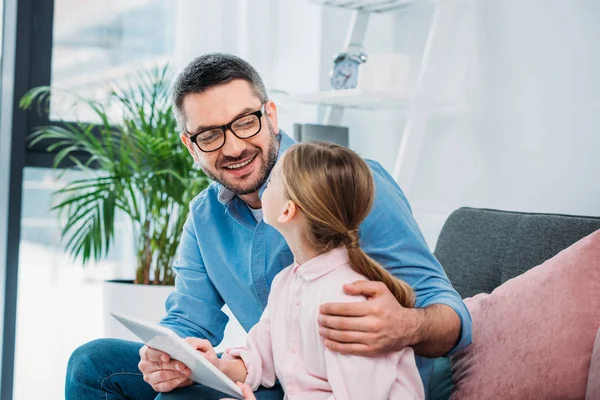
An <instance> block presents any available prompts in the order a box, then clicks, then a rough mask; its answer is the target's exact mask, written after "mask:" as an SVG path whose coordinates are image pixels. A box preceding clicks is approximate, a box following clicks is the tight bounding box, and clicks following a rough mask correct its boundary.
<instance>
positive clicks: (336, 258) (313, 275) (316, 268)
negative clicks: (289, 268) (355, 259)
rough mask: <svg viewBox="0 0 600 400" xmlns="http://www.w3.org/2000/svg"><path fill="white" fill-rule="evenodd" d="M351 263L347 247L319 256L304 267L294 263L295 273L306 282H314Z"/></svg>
mask: <svg viewBox="0 0 600 400" xmlns="http://www.w3.org/2000/svg"><path fill="white" fill-rule="evenodd" d="M349 262H350V259H349V258H348V250H347V249H346V248H345V247H338V248H336V249H333V250H329V251H328V252H326V253H323V254H319V255H318V256H316V257H315V258H312V259H310V260H308V261H307V262H305V263H304V264H302V265H300V264H298V263H297V262H295V261H294V267H293V271H294V273H298V274H299V275H300V276H301V277H302V278H304V280H307V281H312V280H315V279H319V278H320V277H322V276H323V275H326V274H328V273H330V272H331V271H333V270H335V269H337V268H339V267H341V266H343V265H346V264H348V263H349Z"/></svg>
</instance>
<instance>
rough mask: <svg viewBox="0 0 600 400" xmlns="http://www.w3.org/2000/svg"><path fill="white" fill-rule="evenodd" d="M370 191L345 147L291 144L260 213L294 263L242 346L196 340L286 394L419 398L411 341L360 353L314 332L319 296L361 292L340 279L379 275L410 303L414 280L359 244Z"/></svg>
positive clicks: (244, 377)
mask: <svg viewBox="0 0 600 400" xmlns="http://www.w3.org/2000/svg"><path fill="white" fill-rule="evenodd" d="M373 196H374V184H373V178H372V176H371V172H370V170H369V167H368V166H367V164H366V163H365V162H364V161H363V160H362V159H361V158H360V157H359V156H358V155H357V154H356V153H354V152H352V151H351V150H348V149H347V148H344V147H341V146H337V145H334V144H329V143H325V142H313V143H305V144H297V145H295V146H293V147H291V148H290V149H289V150H288V151H287V152H286V153H285V155H284V156H283V158H282V159H281V160H280V161H279V162H278V163H277V164H276V166H275V167H274V168H273V171H272V173H271V178H270V181H269V183H268V185H267V188H266V190H265V192H264V194H263V197H262V205H263V214H264V222H265V223H267V224H269V225H272V226H273V227H274V228H276V229H277V230H278V231H279V232H280V233H281V234H282V235H283V236H284V237H285V239H286V241H287V243H288V245H289V247H290V249H291V250H292V253H293V254H294V259H295V263H294V264H293V265H291V266H289V267H288V268H286V269H284V270H283V271H281V272H280V273H279V274H278V275H277V276H276V277H275V279H274V280H273V284H272V286H271V292H270V295H269V301H268V305H267V307H266V309H265V311H264V313H263V314H262V317H261V319H260V321H259V322H258V323H257V324H256V325H255V326H254V327H253V328H252V329H251V330H250V332H249V333H248V341H247V347H244V348H233V349H229V350H227V351H226V352H225V354H224V355H223V357H222V358H221V359H219V358H217V356H216V354H215V352H214V350H213V349H212V347H210V344H208V342H207V341H202V344H200V343H196V348H197V349H199V350H202V351H203V354H204V355H205V356H206V357H207V358H208V359H209V360H210V361H211V362H212V363H213V364H214V365H215V366H216V367H218V368H219V369H220V370H221V371H223V372H224V373H225V374H226V375H228V376H229V377H230V378H231V379H232V380H234V381H239V382H245V383H246V384H248V385H249V386H250V387H251V388H252V389H253V390H256V389H257V388H258V387H259V386H260V385H262V386H265V387H271V386H273V385H274V384H275V382H276V381H277V380H279V382H280V383H281V385H282V387H283V389H284V391H285V393H286V398H288V399H360V400H363V399H392V398H393V399H423V398H424V397H425V394H424V389H423V384H422V381H421V378H420V375H419V372H418V370H417V366H416V363H415V357H414V353H413V350H412V348H410V347H407V348H405V349H403V350H401V351H398V352H394V353H390V354H387V355H384V356H380V357H358V356H352V355H346V354H341V353H336V352H333V351H331V350H329V349H327V348H326V347H325V345H324V340H323V338H322V337H321V336H320V335H319V323H318V320H317V318H318V316H319V306H320V305H322V304H324V303H330V302H356V301H360V300H361V299H362V300H363V301H364V300H365V299H364V298H357V297H355V296H349V295H346V294H345V293H344V291H343V289H342V286H343V285H344V284H346V283H352V282H354V281H356V280H359V279H365V278H366V279H369V280H374V281H381V282H383V283H384V284H385V285H386V286H387V287H388V288H389V289H390V291H391V292H392V294H393V295H394V296H395V297H396V299H397V300H398V302H399V303H400V304H401V305H402V306H404V307H412V306H413V305H414V301H415V297H414V293H413V291H412V289H411V288H410V287H409V286H408V285H407V284H406V283H404V282H402V281H400V280H398V279H396V278H394V277H393V276H392V275H391V274H389V273H388V272H387V271H386V270H385V269H384V268H382V267H381V266H380V265H378V264H377V263H376V262H375V261H374V260H373V259H371V258H370V257H369V256H367V255H366V254H365V253H364V252H363V251H362V250H361V248H360V243H359V236H358V227H359V225H360V224H361V222H362V221H363V220H364V219H365V217H366V216H367V214H368V213H369V210H370V209H371V205H372V203H373ZM196 340H197V339H196ZM191 343H192V344H194V340H192V342H191ZM207 344H208V345H207Z"/></svg>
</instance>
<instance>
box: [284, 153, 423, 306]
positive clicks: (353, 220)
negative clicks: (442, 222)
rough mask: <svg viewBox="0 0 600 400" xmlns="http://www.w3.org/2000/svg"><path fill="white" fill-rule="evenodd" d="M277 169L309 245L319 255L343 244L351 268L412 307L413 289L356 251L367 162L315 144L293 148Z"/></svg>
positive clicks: (368, 195) (366, 199) (366, 197)
mask: <svg viewBox="0 0 600 400" xmlns="http://www.w3.org/2000/svg"><path fill="white" fill-rule="evenodd" d="M281 167H282V177H283V182H284V186H285V190H286V192H287V193H286V194H287V196H288V197H289V199H290V200H292V201H293V202H294V203H296V205H297V207H298V208H299V209H300V210H301V211H302V212H303V213H304V216H305V217H306V219H307V221H308V226H309V230H308V240H309V241H310V243H311V244H312V246H314V247H315V248H316V249H317V250H318V251H321V252H326V251H328V250H331V249H334V248H336V247H340V246H342V245H344V246H346V248H347V249H348V256H349V258H350V265H351V266H352V269H354V270H355V271H356V272H358V273H359V274H361V275H363V276H365V277H366V278H367V279H370V280H372V281H379V282H383V283H384V284H385V285H386V286H387V287H388V289H389V290H390V291H391V292H392V294H393V295H394V297H395V298H396V299H397V300H398V302H399V303H400V304H401V305H402V306H404V307H412V306H414V303H415V294H414V292H413V290H412V288H411V287H410V286H409V285H408V284H406V283H405V282H403V281H401V280H399V279H397V278H395V277H394V276H392V275H391V274H390V273H389V272H388V271H386V270H385V269H384V268H383V267H381V266H380V265H379V264H377V262H375V260H373V259H372V258H371V257H369V256H368V255H367V254H366V253H365V252H364V251H363V250H362V249H361V248H360V244H359V237H358V227H359V225H360V224H361V222H362V221H363V220H364V219H365V218H366V217H367V215H368V214H369V211H370V210H371V206H372V204H373V197H374V193H375V190H374V186H375V185H374V183H373V177H372V176H371V170H370V169H369V166H368V165H367V163H366V162H365V161H364V160H363V159H362V158H360V157H359V156H358V154H356V153H355V152H353V151H352V150H349V149H347V148H345V147H342V146H338V145H335V144H332V143H327V142H318V141H315V142H309V143H302V144H296V145H294V146H292V147H291V148H290V149H289V150H288V151H287V152H286V153H285V156H284V157H283V163H282V166H281Z"/></svg>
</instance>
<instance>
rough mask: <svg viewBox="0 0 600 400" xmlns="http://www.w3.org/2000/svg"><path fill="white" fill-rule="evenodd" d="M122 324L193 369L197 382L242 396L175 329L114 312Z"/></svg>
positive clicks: (194, 378) (229, 393)
mask: <svg viewBox="0 0 600 400" xmlns="http://www.w3.org/2000/svg"><path fill="white" fill-rule="evenodd" d="M111 315H112V316H113V317H114V318H116V319H117V320H118V321H119V322H120V323H122V324H123V325H125V327H127V329H129V330H130V331H131V332H133V333H134V334H135V335H136V336H137V337H138V338H140V339H141V340H142V341H143V342H144V343H145V344H146V345H148V347H152V348H153V349H157V350H160V351H164V352H165V353H167V354H168V355H170V356H171V358H173V359H175V360H179V361H181V362H182V363H184V364H185V365H187V366H188V367H189V368H190V370H191V371H192V379H193V380H194V382H197V383H200V384H202V385H204V386H208V387H210V388H213V389H215V390H219V391H221V392H223V393H225V394H227V395H229V396H232V397H235V398H237V399H243V398H244V396H243V395H242V390H241V389H240V388H239V387H238V386H237V385H236V384H235V382H233V381H232V380H231V379H229V377H228V376H227V375H225V374H224V373H223V372H221V371H220V370H219V369H218V368H217V367H215V366H214V365H212V364H211V362H210V361H208V360H207V359H206V358H204V356H203V355H202V354H200V353H199V352H198V351H197V350H195V349H194V348H193V347H192V346H191V345H190V344H189V343H188V342H186V341H185V340H184V339H182V338H180V337H179V336H178V335H177V334H176V333H175V332H173V331H172V330H170V329H169V328H166V327H164V326H161V325H158V324H152V323H149V322H145V321H140V320H139V319H137V318H132V317H126V316H123V315H119V314H114V313H111Z"/></svg>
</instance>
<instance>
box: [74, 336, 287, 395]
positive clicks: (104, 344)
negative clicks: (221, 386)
mask: <svg viewBox="0 0 600 400" xmlns="http://www.w3.org/2000/svg"><path fill="white" fill-rule="evenodd" d="M141 347H142V344H141V343H136V342H129V341H126V340H120V339H98V340H94V341H92V342H89V343H86V344H84V345H83V346H81V347H79V348H78V349H77V350H75V351H74V352H73V354H72V355H71V358H70V359H69V365H68V367H67V378H66V383H65V399H67V400H93V399H102V400H117V399H119V400H121V399H135V400H138V399H140V400H141V399H161V400H185V399H194V400H217V399H222V398H227V397H229V396H227V395H225V394H223V393H221V392H219V391H216V390H213V389H210V388H207V387H205V386H202V385H194V386H190V387H187V388H181V389H175V390H173V391H172V392H169V393H157V392H155V391H154V390H153V389H152V387H151V386H150V385H149V384H148V383H146V382H145V381H144V379H143V377H142V373H141V372H140V370H139V369H138V363H139V361H140V355H139V350H140V348H141ZM255 395H256V398H257V400H281V399H283V395H284V394H283V390H282V389H281V387H280V386H279V385H276V386H275V387H273V388H270V389H266V388H260V389H259V390H258V391H257V392H256V393H255Z"/></svg>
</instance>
